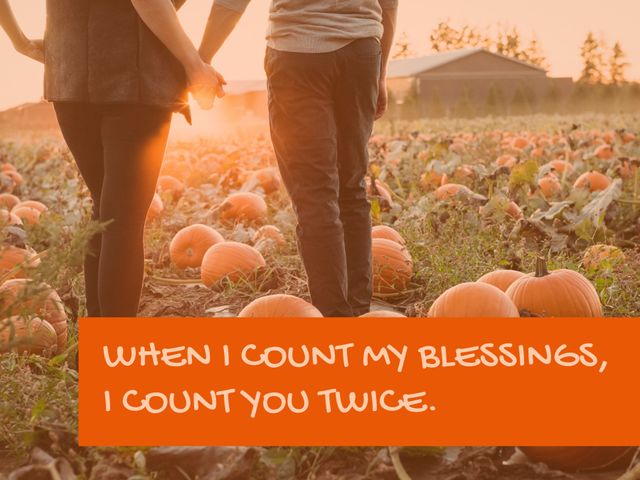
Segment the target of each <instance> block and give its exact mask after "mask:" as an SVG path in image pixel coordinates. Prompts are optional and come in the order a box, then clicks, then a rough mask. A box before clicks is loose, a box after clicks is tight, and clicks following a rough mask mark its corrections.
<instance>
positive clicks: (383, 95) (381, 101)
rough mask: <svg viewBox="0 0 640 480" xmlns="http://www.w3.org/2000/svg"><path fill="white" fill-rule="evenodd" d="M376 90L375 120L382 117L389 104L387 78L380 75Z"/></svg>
mask: <svg viewBox="0 0 640 480" xmlns="http://www.w3.org/2000/svg"><path fill="white" fill-rule="evenodd" d="M379 85H380V86H379V92H378V105H377V107H376V120H379V119H380V118H382V116H383V115H384V114H385V112H386V111H387V107H388V106H389V93H388V90H387V78H386V76H385V77H381V78H380V84H379Z"/></svg>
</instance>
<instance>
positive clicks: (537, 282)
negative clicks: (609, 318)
mask: <svg viewBox="0 0 640 480" xmlns="http://www.w3.org/2000/svg"><path fill="white" fill-rule="evenodd" d="M507 295H508V296H509V298H511V300H513V303H515V305H516V307H518V310H520V311H522V310H526V311H527V312H529V313H531V314H535V315H541V316H544V317H601V316H602V304H601V303H600V298H599V297H598V292H596V289H595V288H594V287H593V285H592V284H591V282H589V280H587V279H586V278H585V277H583V276H582V275H580V274H579V273H578V272H574V271H573V270H566V269H561V270H553V271H551V272H549V271H548V270H547V263H546V261H545V260H544V259H543V258H539V259H538V261H537V263H536V271H535V272H534V273H530V274H529V275H526V276H524V277H522V278H521V279H519V280H516V281H515V282H514V283H513V284H512V285H511V286H510V287H509V288H508V289H507Z"/></svg>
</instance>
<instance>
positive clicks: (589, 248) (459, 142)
mask: <svg viewBox="0 0 640 480" xmlns="http://www.w3.org/2000/svg"><path fill="white" fill-rule="evenodd" d="M370 152H371V163H370V169H369V170H370V174H369V177H368V186H369V194H370V199H371V202H372V217H373V223H374V225H376V226H378V228H376V229H375V232H376V233H375V234H374V236H375V237H377V238H378V239H376V240H374V290H375V295H374V297H375V301H374V309H375V310H378V311H393V312H397V313H400V314H402V315H405V316H411V317H427V316H465V315H469V316H470V315H473V314H474V312H475V313H476V314H477V313H478V312H480V313H485V314H486V315H493V316H518V315H520V316H570V315H575V316H600V313H601V314H602V315H603V316H605V317H616V316H640V273H639V272H640V117H639V116H632V115H584V116H575V117H565V116H543V115H540V116H527V117H513V118H508V119H506V118H505V119H501V118H499V119H477V120H438V121H427V120H425V121H420V122H413V123H389V122H386V123H382V124H380V125H379V126H378V127H377V130H376V132H375V134H374V135H373V137H372V138H371V141H370ZM0 164H2V167H1V170H2V173H0V192H2V194H1V195H0V223H2V245H1V246H0V284H1V285H0V309H1V310H2V313H1V316H0V319H9V321H7V320H3V323H1V324H0V353H1V352H2V350H16V349H17V350H24V349H25V348H27V349H29V350H30V351H31V352H32V353H33V355H18V354H16V353H4V354H1V355H0V479H1V478H3V474H4V475H8V474H9V472H11V471H12V470H13V469H14V468H17V467H18V466H20V465H22V464H24V463H25V462H26V461H27V460H28V458H29V454H30V453H31V452H32V451H33V449H34V448H36V447H37V448H38V449H40V450H39V452H41V453H39V455H49V456H50V457H51V458H52V459H53V458H60V459H64V461H65V462H67V463H68V466H69V468H71V469H73V471H75V472H76V473H77V474H79V475H80V476H81V477H82V478H102V477H96V475H97V474H96V472H97V471H100V472H110V473H113V475H116V474H117V473H118V472H119V474H120V475H122V476H120V477H118V476H114V477H112V478H127V477H128V476H133V475H138V477H137V478H156V477H154V476H152V473H151V471H152V466H153V465H154V463H153V461H154V460H153V459H154V458H155V461H157V462H159V463H162V459H160V460H158V457H162V455H170V453H171V452H158V451H154V452H148V451H140V452H137V450H136V449H122V448H119V449H79V448H78V447H77V444H76V439H75V431H76V427H77V416H76V413H77V398H76V394H77V377H78V374H77V365H76V361H77V360H76V358H77V357H76V352H77V340H76V338H77V334H76V320H77V318H78V317H80V316H82V315H83V314H84V311H85V310H84V308H85V307H84V303H83V282H82V273H81V271H82V258H83V254H84V252H85V250H86V244H87V240H88V239H89V238H90V237H91V235H92V234H93V233H95V232H96V231H99V230H100V228H102V227H101V226H100V225H98V224H96V223H93V222H90V221H89V220H88V219H89V216H90V213H89V212H90V200H89V195H88V191H87V190H86V188H85V187H84V185H83V184H82V182H81V180H80V177H79V174H78V172H77V170H76V167H75V166H74V164H73V161H72V159H71V156H70V154H69V153H68V151H67V150H66V147H64V144H63V143H62V142H61V141H59V140H57V139H48V138H45V137H43V136H40V135H37V134H33V135H32V136H21V137H16V138H15V139H14V140H12V139H10V138H5V139H3V140H0ZM161 175H162V177H161V178H160V180H159V182H158V191H157V195H156V197H155V198H154V202H153V204H152V207H151V209H150V211H149V215H148V220H147V226H146V232H145V251H146V265H145V269H146V280H145V286H144V291H143V297H142V301H141V311H140V315H142V316H150V317H153V316H171V317H185V316H205V317H206V316H208V317H220V316H226V317H234V316H246V315H256V316H259V315H260V314H262V315H265V314H266V315H268V314H274V313H277V312H278V311H281V310H282V309H286V310H290V309H294V308H299V309H300V310H299V311H300V312H301V313H300V316H307V315H311V314H313V313H314V312H313V310H315V309H313V307H311V306H310V305H308V304H306V303H301V302H300V303H297V302H298V301H297V300H295V299H292V298H291V297H276V298H275V299H273V301H272V303H270V304H268V305H264V304H261V303H260V302H258V303H254V302H255V301H256V300H257V299H259V298H261V297H264V296H267V295H279V294H285V295H290V296H292V297H296V298H298V299H302V300H305V301H308V295H307V292H306V287H305V277H304V270H303V268H302V264H301V261H300V259H299V256H298V254H297V249H296V241H295V216H294V213H293V211H292V209H291V206H290V204H289V200H288V197H287V194H286V191H285V190H284V188H283V187H282V184H281V181H280V179H279V176H278V173H277V167H276V166H275V158H274V155H273V151H272V149H271V145H270V141H269V139H268V138H267V137H265V136H263V135H255V136H250V135H248V134H247V135H242V136H238V137H237V138H230V137H227V138H224V139H211V140H198V141H189V142H184V141H180V140H177V139H176V140H174V141H172V143H171V144H170V146H169V149H168V151H167V155H166V160H165V163H164V166H163V170H162V173H161ZM24 201H32V202H31V203H26V204H25V203H24ZM33 202H38V203H33ZM381 226H386V227H391V228H392V229H393V230H390V229H385V228H380V227H381ZM187 227H189V228H188V229H187V230H184V229H185V228H187ZM212 229H213V230H212ZM179 232H180V235H178V236H176V235H177V234H178V233H179ZM232 242H234V243H232ZM559 269H567V270H570V271H572V272H575V273H569V274H567V272H565V273H560V274H558V273H554V274H552V275H561V274H563V275H565V276H567V275H568V277H567V278H566V280H565V281H566V282H567V284H571V286H570V287H568V288H567V290H566V291H556V292H553V291H549V290H547V291H541V292H539V297H541V298H542V300H540V301H536V302H533V301H529V300H528V299H526V298H524V297H523V296H522V295H520V296H518V292H517V290H518V289H516V288H515V287H516V286H518V285H519V283H517V282H519V281H520V280H517V281H515V283H513V284H512V282H514V280H515V278H518V277H520V276H521V275H519V274H518V273H514V272H498V273H496V274H494V275H492V276H491V277H490V278H489V279H487V280H486V282H487V283H491V284H493V285H496V286H497V288H495V289H494V288H491V289H490V291H488V292H487V291H485V290H482V289H481V288H479V287H478V283H476V281H477V280H478V279H480V278H481V277H483V276H485V275H486V274H489V273H491V272H494V271H496V270H512V271H515V272H523V273H530V272H537V275H538V276H545V275H546V274H547V272H553V271H555V270H559ZM507 277H509V278H507ZM577 277H579V278H580V280H576V278H577ZM25 279H30V280H29V281H27V280H25ZM584 279H586V280H587V281H585V280H584ZM482 285H485V283H482ZM510 285H511V286H513V287H514V288H510ZM453 287H455V289H454V290H452V291H450V293H451V295H452V296H453V297H454V298H455V299H456V302H453V304H454V306H453V307H451V302H448V303H447V305H446V306H443V305H441V304H440V303H438V302H436V300H437V299H438V298H439V297H440V296H441V295H442V294H443V293H444V292H445V291H448V290H449V289H451V288H453ZM521 297H522V298H521ZM502 298H506V299H509V298H510V299H511V300H512V301H513V304H512V303H511V301H509V305H515V307H517V308H516V309H515V313H514V312H513V311H510V310H509V308H508V307H506V306H505V307H504V308H500V309H497V307H496V309H494V310H491V311H489V310H482V308H484V307H482V306H483V305H485V304H489V305H498V304H499V303H500V302H498V301H497V300H496V299H502ZM442 303H444V302H442ZM567 305H569V306H567ZM510 308H512V307H510ZM600 308H601V310H600ZM474 309H475V310H474ZM479 309H480V310H479ZM295 311H298V310H295ZM265 312H266V313H265ZM27 317H29V318H32V317H39V318H40V320H38V321H39V322H41V324H43V325H40V324H38V325H37V326H36V327H33V326H30V325H26V323H25V321H24V318H27ZM514 321H517V320H516V319H514ZM10 324H11V325H14V326H13V327H10V326H9V325H10ZM14 332H15V333H16V335H14V334H13V333H14ZM25 332H26V333H32V334H33V335H32V339H31V341H30V342H29V343H28V344H26V346H25V344H21V343H20V335H21V334H22V335H25V334H26V333H25ZM34 332H35V333H34ZM44 452H46V453H44ZM136 452H137V453H136ZM397 453H398V452H396V451H395V450H392V451H391V454H390V453H389V451H387V450H386V449H335V448H308V449H268V450H249V451H244V450H243V451H241V452H238V451H235V450H234V451H229V452H224V455H231V457H230V458H232V459H233V460H234V461H233V462H232V463H233V465H234V468H236V469H238V470H236V471H234V472H227V473H225V474H224V475H226V476H224V475H223V474H222V473H221V474H220V475H219V476H218V477H212V478H216V479H217V478H220V479H222V478H256V479H263V478H264V479H272V478H273V479H275V478H279V479H281V478H291V479H293V478H296V479H298V478H306V479H311V478H316V479H338V478H344V479H347V478H349V479H356V478H358V479H360V478H362V479H364V478H371V479H386V478H390V479H391V478H397V476H396V475H397V472H398V468H399V467H398V465H397V463H395V462H394V461H393V460H395V459H396V458H397V457H396V456H395V455H396V454H397ZM454 453H455V455H457V454H458V453H459V452H458V450H453V449H443V448H426V449H425V448H422V449H406V450H404V451H400V452H399V455H400V458H402V461H403V462H404V463H405V464H406V465H407V468H408V469H409V470H410V473H412V478H436V479H440V478H443V479H444V478H492V479H493V478H496V479H508V478H509V479H511V478H513V479H523V480H524V479H538V478H539V479H546V478H576V479H578V478H580V479H587V478H591V479H609V478H611V479H615V478H618V476H619V475H621V474H622V471H620V469H618V471H617V473H616V474H613V473H606V474H593V475H591V474H580V475H573V474H564V473H558V472H556V471H554V470H552V469H550V468H548V467H546V466H541V465H540V464H530V463H526V462H525V463H521V464H517V465H509V466H505V465H503V464H502V460H503V459H506V458H509V456H510V455H511V454H512V453H513V449H510V448H503V449H498V448H495V449H469V450H465V451H463V452H462V454H460V457H458V460H454V458H455V456H454V457H452V455H454ZM465 455H466V456H465ZM627 457H628V455H627ZM225 458H227V457H225ZM629 462H630V458H628V459H627V464H628V463H629ZM607 463H609V461H603V463H602V464H600V465H593V467H599V466H603V465H605V464H607ZM620 468H622V467H620ZM100 469H102V470H100ZM241 469H244V470H241ZM238 471H240V472H244V473H241V474H238ZM425 472H426V473H425ZM469 472H475V473H469ZM427 473H428V475H429V476H427ZM232 474H233V475H239V476H236V477H234V476H233V475H232ZM456 474H457V475H459V476H455V475H456ZM164 475H166V478H185V477H176V476H175V472H173V473H170V472H169V473H167V472H165V473H164ZM171 475H174V476H171ZM193 475H194V476H195V475H197V472H195V473H193ZM465 475H476V476H465ZM20 478H29V477H26V476H25V477H20ZM61 478H63V479H64V478H65V477H61ZM158 478H165V477H163V476H162V475H161V476H160V477H158ZM189 478H191V477H189Z"/></svg>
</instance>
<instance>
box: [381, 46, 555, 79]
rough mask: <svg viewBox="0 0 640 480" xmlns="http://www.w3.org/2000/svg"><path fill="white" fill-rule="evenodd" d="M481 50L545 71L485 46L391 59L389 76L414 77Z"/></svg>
mask: <svg viewBox="0 0 640 480" xmlns="http://www.w3.org/2000/svg"><path fill="white" fill-rule="evenodd" d="M480 52H485V53H488V54H490V55H494V56H496V57H499V58H503V59H505V60H509V61H510V62H515V63H519V64H520V65H524V66H526V67H529V68H531V69H534V70H540V71H543V72H545V70H544V69H543V68H540V67H538V66H536V65H532V64H530V63H526V62H523V61H521V60H518V59H516V58H512V57H508V56H506V55H502V54H500V53H495V52H490V51H489V50H485V49H484V48H465V49H461V50H452V51H450V52H442V53H435V54H433V55H427V56H424V57H416V58H402V59H399V60H391V61H390V62H389V77H391V78H403V77H414V76H416V75H419V74H421V73H424V72H428V71H429V70H433V69H435V68H438V67H441V66H442V65H446V64H447V63H452V62H455V61H456V60H460V59H462V58H466V57H470V56H471V55H475V54H476V53H480Z"/></svg>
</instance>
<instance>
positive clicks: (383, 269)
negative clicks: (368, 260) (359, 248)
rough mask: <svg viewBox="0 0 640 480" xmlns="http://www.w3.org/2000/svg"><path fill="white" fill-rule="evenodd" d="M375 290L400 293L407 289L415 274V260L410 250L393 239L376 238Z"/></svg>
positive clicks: (374, 245) (374, 256)
mask: <svg viewBox="0 0 640 480" xmlns="http://www.w3.org/2000/svg"><path fill="white" fill-rule="evenodd" d="M372 251H373V291H374V292H375V293H398V292H402V291H404V290H406V288H407V285H408V284H409V280H411V276H412V275H413V261H412V260H411V255H410V254H409V251H408V250H407V249H406V248H405V247H403V246H402V245H400V244H399V243H396V242H394V241H392V240H388V239H386V238H374V239H373V240H372Z"/></svg>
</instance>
